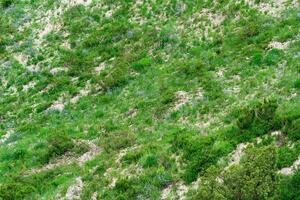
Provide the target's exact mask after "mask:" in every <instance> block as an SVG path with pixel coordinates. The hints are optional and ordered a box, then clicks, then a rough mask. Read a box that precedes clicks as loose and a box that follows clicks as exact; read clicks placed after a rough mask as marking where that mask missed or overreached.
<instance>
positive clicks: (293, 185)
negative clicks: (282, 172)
mask: <svg viewBox="0 0 300 200" xmlns="http://www.w3.org/2000/svg"><path fill="white" fill-rule="evenodd" d="M299 188H300V171H298V172H296V174H294V175H293V176H287V177H283V179H282V180H281V181H280V185H279V197H280V199H282V200H290V199H296V200H299V197H300V190H299Z"/></svg>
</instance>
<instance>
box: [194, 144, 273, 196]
mask: <svg viewBox="0 0 300 200" xmlns="http://www.w3.org/2000/svg"><path fill="white" fill-rule="evenodd" d="M276 160H277V158H276V151H275V148H274V147H263V148H259V149H254V148H252V149H249V150H248V151H247V154H246V158H245V160H244V161H243V162H242V163H240V164H239V165H233V166H232V167H230V168H229V169H228V170H226V171H225V172H224V173H223V174H221V175H220V171H219V170H216V169H214V170H209V171H208V172H207V173H208V174H206V175H205V178H204V179H202V180H201V182H202V183H204V184H202V185H201V187H200V188H199V191H198V194H197V195H196V196H195V199H273V198H274V197H275V195H276V189H277V179H276ZM210 173H213V174H210ZM217 177H218V178H219V179H222V181H218V180H217Z"/></svg>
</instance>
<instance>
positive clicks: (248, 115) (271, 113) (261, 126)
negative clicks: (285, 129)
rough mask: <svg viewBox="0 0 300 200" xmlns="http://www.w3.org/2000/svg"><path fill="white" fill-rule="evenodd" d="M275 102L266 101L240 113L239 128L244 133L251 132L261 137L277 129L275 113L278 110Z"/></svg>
mask: <svg viewBox="0 0 300 200" xmlns="http://www.w3.org/2000/svg"><path fill="white" fill-rule="evenodd" d="M277 107H278V106H277V102H276V101H275V100H264V101H263V102H259V103H256V104H255V105H253V106H250V107H247V108H245V109H243V110H242V111H241V112H240V116H239V117H238V120H237V126H238V127H239V128H240V130H241V131H242V132H247V131H248V132H251V133H252V134H254V135H256V136H259V135H263V134H265V133H267V132H268V131H271V130H273V129H275V128H276V126H277V124H276V118H275V112H276V109H277Z"/></svg>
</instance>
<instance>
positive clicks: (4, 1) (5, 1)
mask: <svg viewBox="0 0 300 200" xmlns="http://www.w3.org/2000/svg"><path fill="white" fill-rule="evenodd" d="M14 1H15V0H1V1H0V6H2V7H3V8H8V7H9V6H11V5H12V4H13V3H14Z"/></svg>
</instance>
